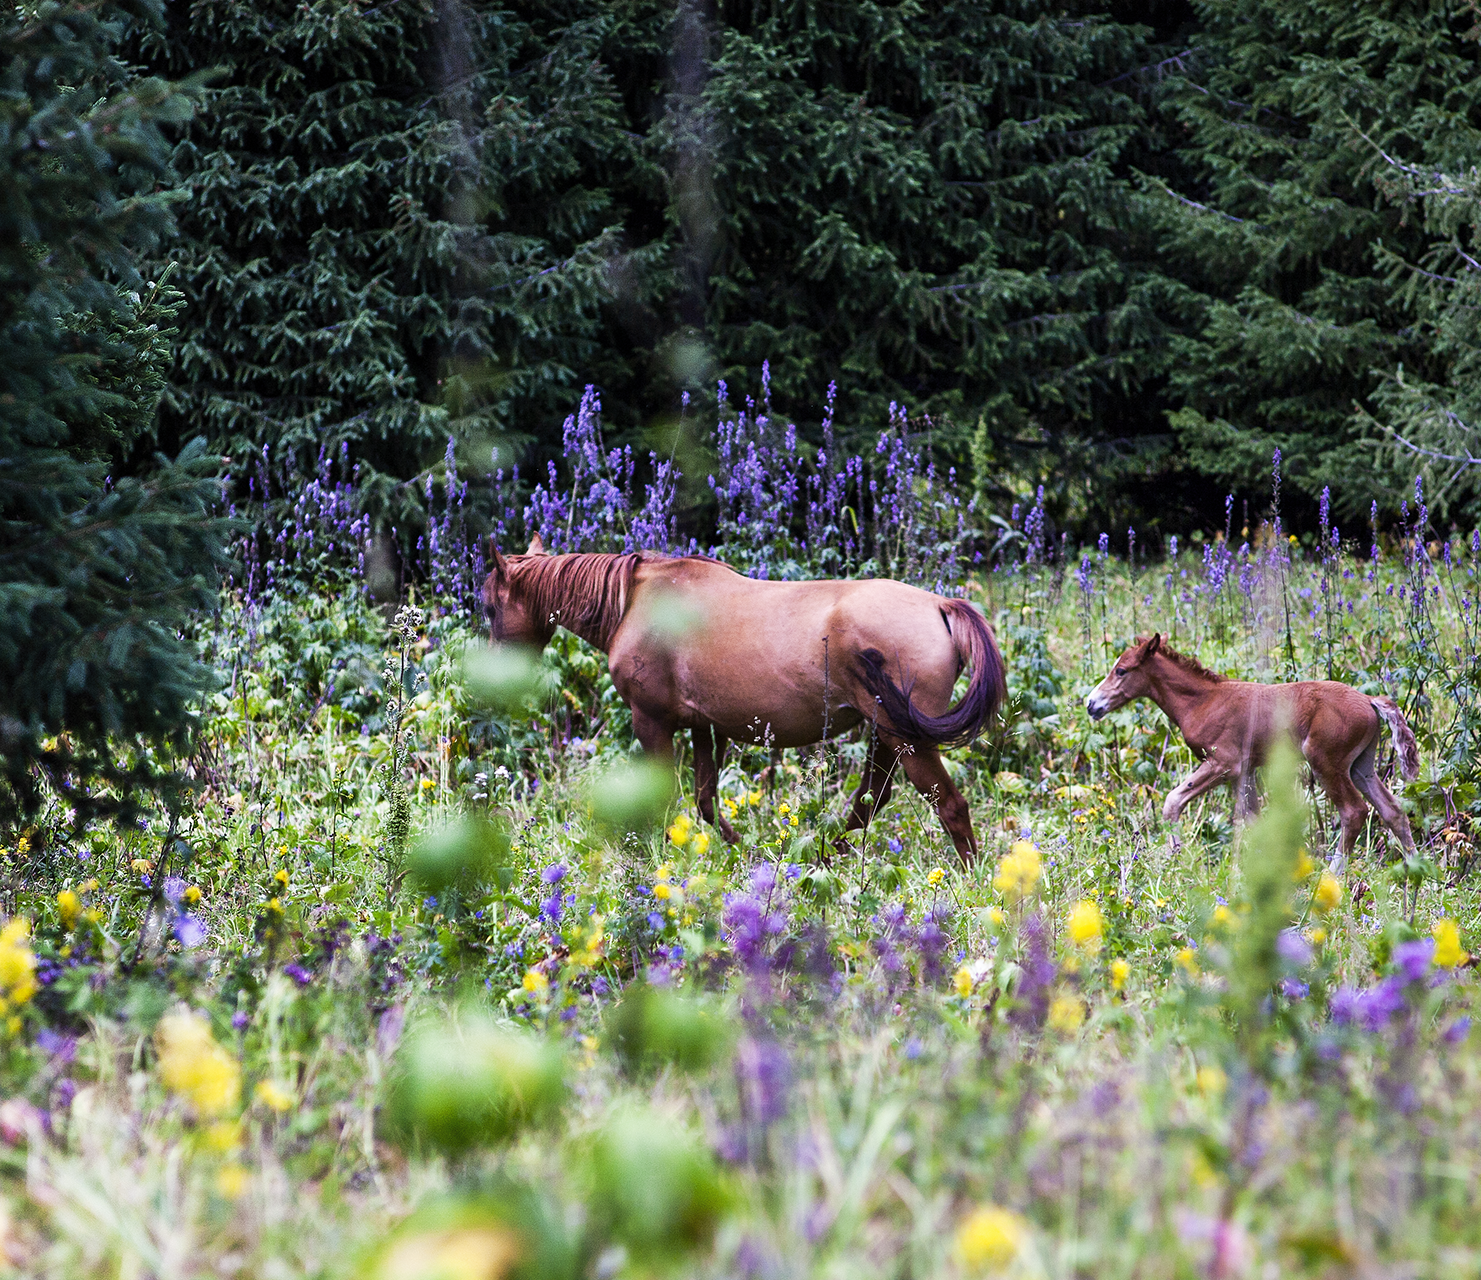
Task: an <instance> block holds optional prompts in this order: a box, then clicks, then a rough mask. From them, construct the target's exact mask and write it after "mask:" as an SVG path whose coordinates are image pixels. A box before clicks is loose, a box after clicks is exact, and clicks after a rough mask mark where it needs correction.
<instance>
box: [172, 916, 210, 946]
mask: <svg viewBox="0 0 1481 1280" xmlns="http://www.w3.org/2000/svg"><path fill="white" fill-rule="evenodd" d="M175 937H176V938H178V939H179V940H180V945H181V946H182V947H184V948H185V949H186V950H187V951H189V950H191V949H193V948H195V947H198V946H200V945H201V943H203V942H204V941H205V940H206V926H205V925H203V924H202V923H201V922H200V920H199V918H197V917H196V916H192V915H185V914H181V915H179V916H177V917H176V918H175Z"/></svg>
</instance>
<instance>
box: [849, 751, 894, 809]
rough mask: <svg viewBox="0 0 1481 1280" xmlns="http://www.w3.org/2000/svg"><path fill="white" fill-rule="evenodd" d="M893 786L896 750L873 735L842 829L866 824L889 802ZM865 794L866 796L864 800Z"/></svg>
mask: <svg viewBox="0 0 1481 1280" xmlns="http://www.w3.org/2000/svg"><path fill="white" fill-rule="evenodd" d="M894 786H895V753H894V751H892V750H890V749H888V748H886V747H885V746H884V745H883V744H882V743H881V742H880V740H879V735H878V734H875V735H874V739H873V741H871V742H870V744H869V758H868V760H867V761H866V762H865V765H864V776H863V777H862V778H860V779H859V789H858V790H857V791H855V792H854V804H853V808H852V809H850V810H849V815H848V821H847V822H846V823H845V824H844V827H843V829H844V830H845V831H857V830H858V829H859V828H860V827H863V828H864V830H865V831H866V832H867V831H868V830H869V824H870V823H871V822H872V821H873V820H874V815H875V814H876V813H878V812H879V811H880V810H881V809H883V808H884V807H885V805H886V804H887V803H888V802H889V798H890V792H891V791H892V790H894ZM865 797H868V798H867V799H866V798H865Z"/></svg>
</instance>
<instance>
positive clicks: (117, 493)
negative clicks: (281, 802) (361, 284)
mask: <svg viewBox="0 0 1481 1280" xmlns="http://www.w3.org/2000/svg"><path fill="white" fill-rule="evenodd" d="M159 10H160V6H159V5H158V4H155V3H148V2H140V3H137V4H134V3H130V4H102V5H99V4H81V3H60V4H59V3H44V4H27V5H22V6H19V7H16V8H15V9H14V10H13V12H12V13H11V14H10V15H9V16H8V17H7V18H5V20H4V23H3V26H0V67H3V68H4V70H3V74H0V82H3V100H4V107H3V110H4V129H3V130H0V170H3V172H4V174H5V182H4V183H3V185H0V820H13V819H14V818H15V817H16V816H17V815H18V814H19V813H25V812H30V811H34V809H35V808H36V806H37V805H38V803H39V802H40V799H41V790H40V785H41V781H42V779H43V778H45V779H47V780H49V782H50V783H51V784H52V785H53V786H55V787H57V788H59V789H60V790H62V791H63V792H65V793H66V794H67V795H68V796H69V797H70V798H71V799H72V800H73V802H74V803H75V804H77V805H78V806H79V807H87V806H88V805H90V804H95V803H97V802H98V801H99V799H100V797H99V795H98V793H97V792H96V788H95V786H94V785H93V784H96V783H97V782H98V781H99V780H100V779H107V780H110V781H113V782H116V783H119V784H120V787H121V790H120V791H119V792H118V793H116V794H115V795H114V799H115V800H118V799H121V798H122V795H123V794H124V793H126V792H127V790H128V782H129V780H130V779H132V778H140V777H148V776H150V775H151V774H152V773H153V766H152V764H151V761H150V759H149V758H148V755H147V753H146V754H142V755H137V757H135V756H134V755H133V753H132V752H131V748H138V749H140V750H141V751H142V750H145V748H146V747H147V744H150V743H153V744H159V743H161V742H162V741H164V740H166V739H169V738H171V737H172V736H176V735H178V734H180V733H181V732H183V731H184V730H185V729H186V728H187V727H188V724H189V720H190V713H191V711H192V708H193V707H194V706H197V705H198V701H199V696H200V694H201V693H202V692H203V690H204V689H205V688H206V687H207V686H208V684H209V673H207V672H206V671H205V670H204V668H202V667H201V665H200V664H199V663H198V662H197V661H196V656H195V653H194V652H193V650H192V648H191V647H190V646H189V645H188V644H187V643H186V642H185V641H184V640H183V639H182V637H181V635H180V631H181V629H182V628H183V627H185V626H186V625H187V624H188V621H189V619H190V618H191V617H192V615H193V613H194V612H195V611H196V610H198V609H201V608H206V607H210V606H211V604H212V602H213V600H214V596H215V588H216V585H217V581H216V569H217V566H218V564H219V562H220V561H221V559H222V556H223V539H224V528H223V526H222V525H221V522H220V521H219V520H217V519H215V518H213V517H212V516H211V515H210V514H209V508H210V507H211V506H212V505H213V504H214V503H215V502H216V500H217V498H218V497H219V486H218V484H217V483H216V482H215V480H214V479H213V477H214V476H215V475H217V474H218V471H219V460H217V459H213V458H210V457H208V456H207V455H206V454H205V452H204V442H203V441H201V440H199V439H197V440H195V441H194V443H190V444H188V445H186V446H185V447H184V448H183V449H182V450H181V451H180V453H179V456H178V457H177V458H175V459H174V460H173V461H171V460H170V459H167V458H157V459H151V460H149V461H147V462H146V463H145V464H144V465H139V463H138V462H137V459H138V458H139V457H143V458H145V459H150V453H149V448H148V446H149V444H150V441H151V438H152V435H153V431H154V425H155V424H154V416H155V406H156V404H157V403H158V400H159V396H160V394H161V392H162V391H163V388H164V385H165V372H166V369H167V367H168V361H169V357H170V354H171V350H170V344H169V341H168V339H169V337H170V336H171V335H172V333H173V330H172V329H171V327H170V323H171V320H172V318H173V317H174V316H175V314H176V313H177V312H178V311H179V297H178V295H177V294H176V293H175V292H174V290H173V289H171V287H170V286H169V284H168V283H167V281H166V280H165V279H164V278H163V276H162V277H161V278H160V279H159V280H158V281H155V282H146V281H145V280H144V279H142V278H141V277H140V275H139V272H138V269H137V265H136V257H135V255H136V254H137V253H138V252H139V251H141V250H149V249H155V248H157V246H158V244H159V242H160V240H161V237H162V236H164V235H165V234H166V233H167V232H168V231H169V229H170V221H171V220H170V197H169V195H168V194H166V193H164V192H162V190H161V187H162V186H163V185H166V184H167V183H168V167H167V161H168V157H169V144H168V142H167V140H166V138H165V137H164V134H163V132H162V129H163V128H164V127H166V126H168V125H169V124H171V123H176V122H179V121H181V120H183V119H185V118H187V117H188V116H189V114H190V111H191V96H192V95H194V94H195V93H196V92H197V91H198V86H193V85H191V84H189V83H187V84H179V85H177V84H168V83H165V82H163V81H159V80H149V79H139V78H137V77H136V76H134V75H133V74H131V72H130V71H129V69H128V67H127V66H126V65H125V64H123V63H121V62H120V61H119V60H118V58H117V57H116V54H115V50H116V48H117V46H118V45H119V43H120V41H121V40H122V39H123V37H124V35H125V32H126V31H127V30H128V29H129V26H130V24H135V25H137V24H140V23H144V24H148V23H153V22H156V21H157V20H158V18H159ZM131 456H132V458H133V459H134V461H133V463H132V465H131V466H130V468H129V469H130V470H131V471H132V472H133V474H131V475H127V476H123V477H122V478H118V479H117V480H116V481H115V480H114V479H113V477H115V476H118V474H119V469H120V464H122V463H123V462H124V461H125V460H126V459H130V458H131ZM110 739H111V741H110Z"/></svg>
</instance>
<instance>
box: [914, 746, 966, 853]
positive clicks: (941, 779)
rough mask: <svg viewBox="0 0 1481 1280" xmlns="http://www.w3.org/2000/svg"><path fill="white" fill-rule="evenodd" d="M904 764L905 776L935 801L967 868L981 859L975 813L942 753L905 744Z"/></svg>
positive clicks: (933, 748)
mask: <svg viewBox="0 0 1481 1280" xmlns="http://www.w3.org/2000/svg"><path fill="white" fill-rule="evenodd" d="M902 750H903V752H904V754H903V755H902V756H901V757H900V763H901V765H903V766H904V768H905V776H906V777H907V778H909V779H910V781H911V782H913V783H914V784H915V789H916V790H917V791H919V792H920V793H921V795H923V796H925V797H926V798H927V799H929V800H931V801H932V802H933V803H934V804H935V806H936V813H937V814H938V815H939V816H940V818H941V825H942V826H943V827H945V828H946V834H947V835H949V836H950V837H951V842H952V844H954V845H955V846H956V852H957V857H959V858H960V859H961V860H962V865H963V866H964V867H970V866H971V865H972V864H973V863H975V862H976V861H977V836H976V834H975V833H974V832H973V830H972V814H971V811H970V810H969V809H968V808H967V802H966V800H965V799H964V798H963V797H962V793H961V792H960V791H958V790H957V787H956V783H954V782H953V781H952V780H951V775H950V774H948V773H947V772H946V766H945V765H944V764H942V762H941V753H940V752H939V751H937V750H936V748H935V747H910V746H903V747H902Z"/></svg>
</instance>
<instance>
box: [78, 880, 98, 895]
mask: <svg viewBox="0 0 1481 1280" xmlns="http://www.w3.org/2000/svg"><path fill="white" fill-rule="evenodd" d="M97 887H98V881H97V878H96V877H90V878H89V879H87V880H84V881H83V882H82V883H81V884H80V885H78V886H77V892H78V893H92V892H93V891H94V890H96V889H97Z"/></svg>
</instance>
